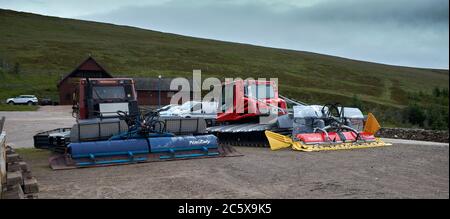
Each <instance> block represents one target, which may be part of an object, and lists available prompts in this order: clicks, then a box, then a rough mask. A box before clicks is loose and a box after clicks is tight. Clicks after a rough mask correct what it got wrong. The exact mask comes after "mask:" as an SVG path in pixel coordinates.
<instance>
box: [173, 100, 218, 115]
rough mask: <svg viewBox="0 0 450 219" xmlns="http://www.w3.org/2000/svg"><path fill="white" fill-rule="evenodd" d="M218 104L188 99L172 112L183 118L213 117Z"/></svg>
mask: <svg viewBox="0 0 450 219" xmlns="http://www.w3.org/2000/svg"><path fill="white" fill-rule="evenodd" d="M217 107H218V104H217V103H216V102H198V101H188V102H186V103H184V104H183V105H181V106H180V107H178V108H176V109H174V110H173V111H172V114H174V115H175V116H180V117H183V118H195V117H202V118H215V117H216V115H217Z"/></svg>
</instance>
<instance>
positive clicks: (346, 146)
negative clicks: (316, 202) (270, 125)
mask: <svg viewBox="0 0 450 219" xmlns="http://www.w3.org/2000/svg"><path fill="white" fill-rule="evenodd" d="M265 134H266V136H267V139H268V140H269V144H270V149H272V150H273V151H276V150H280V149H284V148H289V147H292V149H293V150H296V151H303V152H319V151H337V150H351V149H363V148H375V147H386V146H391V145H392V144H389V143H385V142H384V141H382V140H381V139H379V138H377V139H376V141H374V142H367V143H361V142H358V143H341V144H330V145H306V144H303V143H301V142H294V141H293V140H292V139H291V138H290V137H288V136H284V135H280V134H278V133H275V132H271V131H266V132H265Z"/></svg>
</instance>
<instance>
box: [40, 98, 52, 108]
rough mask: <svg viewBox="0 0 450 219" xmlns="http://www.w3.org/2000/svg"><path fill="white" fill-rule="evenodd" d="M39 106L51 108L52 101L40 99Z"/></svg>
mask: <svg viewBox="0 0 450 219" xmlns="http://www.w3.org/2000/svg"><path fill="white" fill-rule="evenodd" d="M39 105H41V106H51V105H54V103H53V100H52V99H50V98H42V99H40V100H39Z"/></svg>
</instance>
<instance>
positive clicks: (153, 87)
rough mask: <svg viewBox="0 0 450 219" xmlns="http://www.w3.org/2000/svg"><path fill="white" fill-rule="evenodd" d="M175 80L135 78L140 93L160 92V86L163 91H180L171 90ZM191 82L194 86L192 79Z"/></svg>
mask: <svg viewBox="0 0 450 219" xmlns="http://www.w3.org/2000/svg"><path fill="white" fill-rule="evenodd" d="M173 79H174V78H161V79H159V78H134V83H135V87H136V90H138V91H158V89H159V88H158V84H159V83H161V84H160V85H159V86H161V87H160V89H161V90H162V91H178V90H179V89H174V90H171V89H170V83H171V82H172V80H173ZM188 80H189V85H190V86H192V79H188Z"/></svg>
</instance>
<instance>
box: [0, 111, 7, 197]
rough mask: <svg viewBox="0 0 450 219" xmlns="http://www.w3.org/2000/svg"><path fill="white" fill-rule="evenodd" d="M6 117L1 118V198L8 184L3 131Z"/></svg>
mask: <svg viewBox="0 0 450 219" xmlns="http://www.w3.org/2000/svg"><path fill="white" fill-rule="evenodd" d="M4 124H5V117H1V118H0V196H1V193H2V191H3V185H4V184H6V132H4V131H3V127H4Z"/></svg>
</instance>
